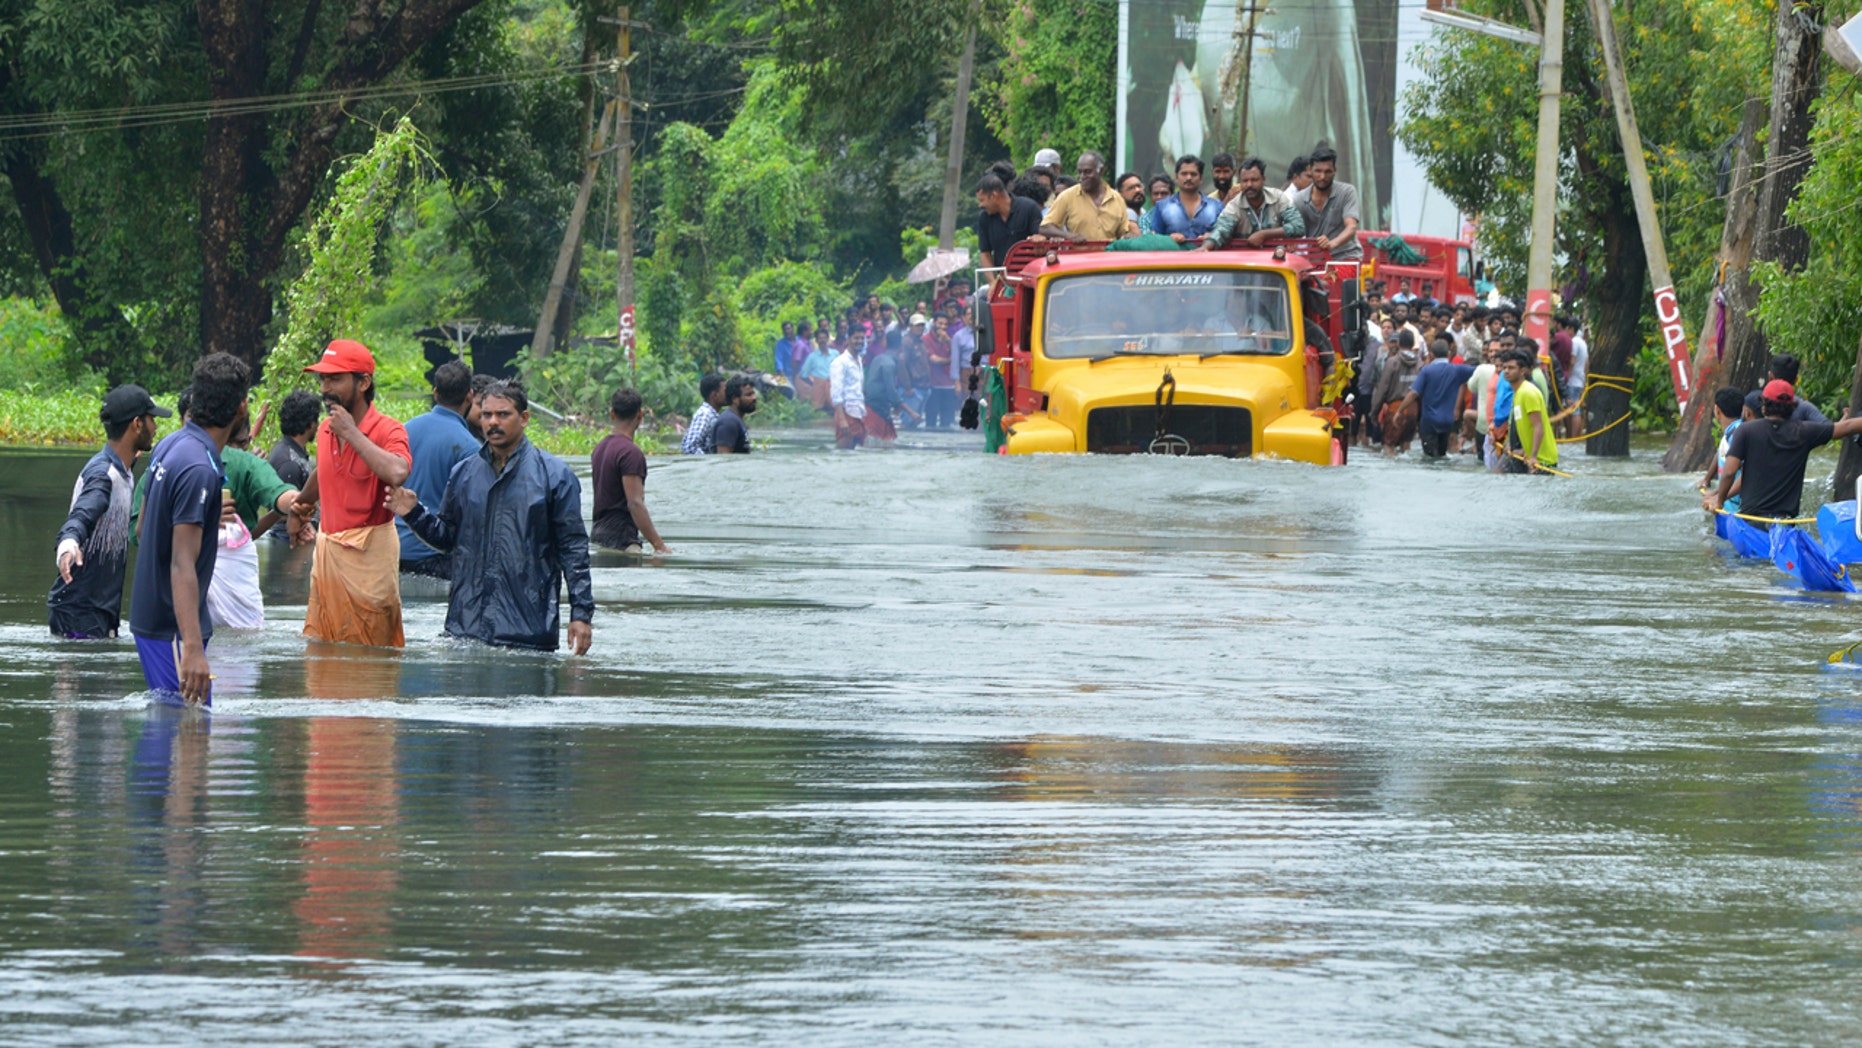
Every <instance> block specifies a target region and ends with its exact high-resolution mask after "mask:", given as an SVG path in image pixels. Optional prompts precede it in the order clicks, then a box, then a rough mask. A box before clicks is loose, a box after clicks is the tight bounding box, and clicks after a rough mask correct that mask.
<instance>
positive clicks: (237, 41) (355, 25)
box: [195, 0, 483, 376]
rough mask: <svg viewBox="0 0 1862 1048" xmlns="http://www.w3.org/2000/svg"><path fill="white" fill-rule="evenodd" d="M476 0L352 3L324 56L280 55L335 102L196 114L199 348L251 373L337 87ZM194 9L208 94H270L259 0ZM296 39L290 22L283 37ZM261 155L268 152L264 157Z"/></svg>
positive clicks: (224, 98) (308, 197) (332, 121)
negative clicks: (322, 71) (202, 121)
mask: <svg viewBox="0 0 1862 1048" xmlns="http://www.w3.org/2000/svg"><path fill="white" fill-rule="evenodd" d="M482 2H483V0H407V2H406V3H403V4H400V5H398V7H397V9H396V10H393V11H388V10H384V7H385V6H386V5H384V4H382V3H381V2H380V0H359V2H358V3H356V5H355V6H354V8H353V9H352V11H351V12H350V16H349V21H348V23H347V25H346V26H345V27H344V30H343V34H342V36H341V38H340V43H339V44H338V45H337V46H336V49H335V52H334V54H333V56H332V57H331V59H330V60H329V61H327V62H317V61H312V62H308V63H306V62H304V60H302V59H301V58H299V57H298V56H297V55H295V54H294V55H293V57H292V62H291V64H292V65H296V66H299V67H300V68H301V67H304V66H305V65H308V66H309V67H316V68H325V67H327V68H328V69H329V70H330V71H329V73H327V74H326V75H325V76H324V77H323V78H322V80H321V82H320V83H318V84H317V85H315V86H316V88H317V89H318V90H320V91H325V92H337V93H339V97H338V99H337V100H336V101H334V102H331V103H329V104H327V105H323V106H318V107H314V108H312V109H310V110H309V111H307V112H305V113H303V114H302V115H301V116H296V117H292V116H277V117H275V119H277V120H278V121H279V122H280V123H283V122H284V121H287V120H288V121H292V123H290V124H289V125H286V126H284V127H279V126H277V125H275V124H274V123H273V120H274V115H273V114H266V113H259V114H239V115H232V114H225V113H216V114H214V115H212V116H210V117H209V118H208V121H207V144H206V149H205V152H204V155H203V157H202V163H201V219H200V230H201V232H200V237H201V259H202V266H203V270H204V272H203V276H204V279H203V280H202V283H201V308H200V335H201V349H202V352H206V353H212V352H227V353H231V354H233V355H234V356H237V357H240V358H242V359H244V360H246V361H247V362H248V363H250V364H252V365H253V373H254V375H255V376H256V375H257V374H258V372H259V365H260V364H261V362H262V361H263V360H264V358H265V354H266V353H267V352H268V350H269V348H270V346H269V344H268V342H267V339H266V332H265V329H266V327H267V326H268V325H269V324H270V323H271V319H272V293H273V287H272V282H273V280H274V278H276V276H277V275H278V269H279V266H280V264H281V263H282V261H283V259H284V251H285V244H286V242H287V240H288V239H289V237H290V235H291V232H292V231H293V230H294V229H296V228H297V225H298V223H299V221H300V220H302V218H303V217H304V212H305V211H306V209H308V208H309V206H310V203H311V201H312V200H313V199H314V198H315V196H316V194H317V191H318V190H319V189H320V188H321V187H322V185H323V182H324V178H325V176H326V175H327V174H328V171H329V167H330V162H331V161H332V160H333V159H334V158H335V147H336V136H337V134H338V132H340V131H341V130H342V129H343V127H344V126H345V125H347V124H348V123H349V120H350V114H349V112H348V110H347V105H348V99H347V98H342V97H340V93H342V92H348V91H353V90H356V89H358V88H361V87H366V86H368V85H371V84H374V83H378V82H380V81H381V80H382V79H384V78H386V77H387V76H389V75H390V74H392V73H393V72H394V70H396V69H397V68H399V67H400V66H401V64H402V63H403V62H405V61H406V60H407V58H408V56H410V55H412V54H413V53H414V51H415V50H417V49H418V48H420V47H421V46H422V45H424V44H425V43H426V42H427V41H428V40H430V39H432V38H433V36H434V34H436V33H438V32H439V31H440V30H441V29H444V28H445V27H446V26H448V25H450V24H452V22H454V21H455V20H457V19H458V18H459V16H460V15H462V14H464V13H465V12H466V11H467V10H469V9H471V8H473V7H475V6H477V5H478V4H479V3H482ZM195 6H196V9H197V16H198V19H199V23H200V33H201V43H202V46H203V48H204V50H205V51H206V53H207V59H208V66H209V69H210V71H211V72H210V77H209V89H208V94H209V97H210V98H211V99H212V100H213V101H215V102H230V101H235V100H239V99H249V98H254V97H259V96H263V95H266V94H268V93H273V91H272V90H271V89H272V87H273V86H274V85H269V84H268V83H267V79H266V74H267V70H268V69H269V68H270V55H271V47H270V44H271V41H272V37H273V33H274V29H275V28H276V27H274V26H273V24H272V20H271V14H272V10H271V4H270V2H269V0H196V5H195ZM305 39H306V38H305V37H304V35H303V32H302V29H301V25H300V27H298V29H297V32H296V33H294V34H293V42H294V43H300V44H301V43H302V42H303V41H304V40H305ZM283 89H284V90H296V89H298V85H296V84H291V85H286V86H285V87H284V88H283ZM268 157H277V158H278V161H277V163H276V165H275V166H274V164H273V163H272V162H271V161H269V160H268V159H267V158H268ZM330 334H331V336H332V337H334V336H335V335H337V334H341V333H339V332H331V333H330Z"/></svg>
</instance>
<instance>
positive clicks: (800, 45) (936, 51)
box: [776, 0, 981, 131]
mask: <svg viewBox="0 0 1862 1048" xmlns="http://www.w3.org/2000/svg"><path fill="white" fill-rule="evenodd" d="M781 9H782V21H781V22H780V24H778V25H777V27H776V53H777V55H778V56H779V57H780V58H781V59H782V61H783V64H784V66H785V67H786V69H787V71H788V73H789V75H790V76H791V77H792V78H793V79H794V80H795V82H796V83H798V84H800V85H801V86H802V88H803V90H804V91H805V92H806V93H807V98H808V105H809V109H808V112H809V117H810V121H811V122H812V123H814V124H817V125H819V126H823V127H828V128H834V129H839V130H843V131H846V130H853V131H858V130H862V129H865V128H870V127H871V126H872V125H873V123H874V121H875V120H876V119H877V120H882V121H883V120H886V119H888V118H889V117H890V116H892V115H895V114H896V113H898V112H899V111H901V110H906V109H910V108H912V107H914V104H915V103H916V102H917V100H918V96H919V95H920V94H921V93H922V92H923V91H924V90H925V88H926V86H927V81H928V80H930V81H935V80H936V79H938V77H939V74H941V73H942V72H943V70H942V69H939V68H938V67H937V64H936V63H932V62H927V61H926V60H925V59H926V56H931V55H942V56H948V60H949V61H951V62H953V63H954V61H955V59H956V57H957V55H958V53H959V52H961V51H962V50H963V36H964V29H965V27H966V26H969V25H971V24H973V23H974V22H976V21H978V20H979V17H980V15H981V5H980V4H979V3H976V2H975V0H918V2H916V3H909V4H901V3H895V2H892V0H781Z"/></svg>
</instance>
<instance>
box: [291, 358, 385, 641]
mask: <svg viewBox="0 0 1862 1048" xmlns="http://www.w3.org/2000/svg"><path fill="white" fill-rule="evenodd" d="M304 370H305V371H307V372H310V373H312V374H315V375H316V376H317V380H318V384H319V385H320V386H321V388H322V392H323V402H324V403H325V404H326V405H328V406H329V410H330V417H329V418H327V419H325V420H324V422H323V425H322V426H320V427H319V428H318V429H317V470H316V472H314V473H312V474H311V475H310V480H309V481H308V482H307V483H306V484H305V485H304V490H303V491H302V492H300V493H299V494H298V497H297V504H296V505H295V506H293V507H292V512H293V514H294V515H295V517H296V519H297V526H296V527H297V533H298V536H299V541H304V540H306V539H308V538H310V537H311V536H312V535H314V536H315V539H316V543H317V551H316V557H315V559H314V560H313V562H312V564H311V569H310V604H309V606H308V607H307V608H305V610H304V636H306V637H309V638H311V639H313V640H325V641H336V642H339V643H344V644H369V645H374V646H376V647H390V648H399V647H401V646H403V645H404V644H406V643H407V639H406V637H405V635H404V634H403V633H402V631H401V537H400V535H399V534H397V533H396V531H395V528H394V514H392V513H390V512H388V508H387V507H386V506H384V505H382V499H383V498H385V497H386V496H387V493H388V489H389V488H392V487H397V486H399V485H401V484H405V483H406V482H407V476H408V473H409V472H411V471H412V469H413V461H414V460H413V455H412V454H411V453H409V451H408V447H407V430H406V429H404V428H402V426H401V424H400V423H399V422H396V421H395V420H394V419H391V418H389V417H388V416H386V415H384V414H382V413H381V412H379V411H376V410H375V357H374V355H373V354H371V353H370V352H369V351H368V347H366V346H364V345H363V344H362V343H360V342H351V341H349V340H348V339H337V340H336V341H335V342H332V343H330V348H328V349H326V350H324V351H323V359H322V360H319V361H317V362H316V363H315V364H312V365H311V366H309V367H307V368H305V369H304ZM319 500H321V501H322V504H323V517H322V519H321V521H320V522H319V523H317V524H312V523H311V522H310V514H311V510H312V509H313V508H315V507H316V506H317V505H318V502H319Z"/></svg>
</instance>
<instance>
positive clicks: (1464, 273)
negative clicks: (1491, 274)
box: [1358, 230, 1483, 306]
mask: <svg viewBox="0 0 1862 1048" xmlns="http://www.w3.org/2000/svg"><path fill="white" fill-rule="evenodd" d="M1402 236H1403V243H1404V244H1406V245H1408V247H1409V249H1410V250H1411V251H1414V252H1415V253H1416V254H1418V255H1421V256H1422V258H1423V261H1421V262H1415V261H1413V260H1408V261H1404V262H1399V261H1396V260H1395V259H1392V258H1391V257H1390V253H1389V252H1387V251H1385V250H1384V249H1383V248H1380V247H1378V246H1377V242H1378V241H1380V240H1382V241H1388V240H1389V238H1390V233H1388V232H1386V231H1382V230H1376V231H1371V232H1366V231H1364V230H1359V231H1358V243H1359V244H1360V245H1361V246H1362V247H1363V248H1364V260H1365V261H1366V262H1368V263H1370V264H1371V265H1372V266H1373V267H1375V269H1376V272H1377V278H1378V279H1379V280H1382V281H1383V282H1384V293H1385V294H1386V295H1394V294H1396V293H1397V291H1398V290H1399V289H1401V288H1402V286H1403V281H1404V280H1406V279H1407V280H1408V281H1409V286H1410V290H1411V291H1412V292H1414V293H1416V294H1418V295H1420V294H1422V285H1423V283H1424V282H1425V281H1426V282H1428V283H1430V284H1433V285H1434V288H1435V296H1434V297H1435V300H1436V301H1437V302H1440V303H1442V304H1443V305H1449V306H1452V305H1456V304H1458V303H1462V302H1465V303H1468V304H1469V305H1473V304H1474V302H1475V299H1476V298H1477V297H1478V296H1477V295H1476V294H1475V291H1474V282H1475V281H1476V280H1479V279H1481V277H1482V275H1483V272H1482V268H1483V267H1482V266H1481V264H1480V263H1478V262H1476V261H1474V245H1472V244H1470V243H1468V242H1467V241H1465V240H1451V239H1449V238H1447V237H1427V236H1420V235H1418V234H1415V233H1404V234H1402Z"/></svg>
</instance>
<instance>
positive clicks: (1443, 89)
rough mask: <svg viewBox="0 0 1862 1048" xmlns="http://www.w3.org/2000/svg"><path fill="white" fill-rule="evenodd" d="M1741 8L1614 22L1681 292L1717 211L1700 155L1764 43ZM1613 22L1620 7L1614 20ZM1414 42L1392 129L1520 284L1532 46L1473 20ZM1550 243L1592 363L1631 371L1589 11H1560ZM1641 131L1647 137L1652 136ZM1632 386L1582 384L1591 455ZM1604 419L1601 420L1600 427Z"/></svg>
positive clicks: (1624, 216) (1641, 263)
mask: <svg viewBox="0 0 1862 1048" xmlns="http://www.w3.org/2000/svg"><path fill="white" fill-rule="evenodd" d="M1469 9H1470V10H1471V11H1472V12H1473V13H1479V14H1487V15H1491V16H1493V17H1497V18H1501V19H1503V20H1506V21H1511V22H1513V23H1515V24H1520V25H1524V24H1526V23H1527V18H1526V12H1525V10H1524V9H1523V8H1522V7H1521V6H1519V5H1518V4H1517V3H1513V2H1510V0H1509V2H1495V3H1492V4H1488V5H1483V6H1475V5H1470V8H1469ZM1745 17H1746V16H1745V15H1743V14H1742V13H1740V12H1739V10H1738V9H1737V8H1736V6H1735V5H1733V4H1731V3H1730V2H1728V0H1645V2H1643V3H1638V4H1637V5H1636V19H1635V23H1634V24H1633V25H1619V27H1618V29H1619V38H1620V40H1621V43H1622V45H1623V52H1624V54H1623V58H1624V64H1625V67H1626V70H1627V72H1628V75H1629V79H1630V93H1631V95H1632V96H1633V98H1634V100H1635V106H1636V112H1637V114H1638V116H1639V117H1640V118H1641V121H1640V122H1641V124H1642V128H1641V130H1642V132H1643V135H1644V138H1645V142H1644V143H1642V148H1643V149H1644V152H1645V154H1646V155H1647V156H1648V160H1649V165H1650V169H1651V176H1652V178H1653V179H1654V181H1655V182H1656V186H1657V197H1658V199H1660V200H1662V201H1663V205H1664V206H1663V224H1664V231H1665V233H1666V234H1667V237H1668V240H1669V245H1670V254H1671V256H1672V257H1673V258H1674V260H1675V271H1676V279H1677V284H1678V285H1679V286H1680V289H1681V293H1682V298H1683V300H1684V301H1687V300H1689V299H1690V298H1693V297H1697V296H1700V295H1702V294H1704V290H1705V287H1706V286H1707V282H1708V281H1709V280H1710V279H1711V275H1712V267H1711V263H1710V252H1711V250H1712V245H1715V244H1717V242H1718V239H1719V238H1718V234H1719V223H1718V218H1719V215H1718V214H1715V213H1714V212H1713V211H1712V210H1711V209H1709V208H1707V207H1705V206H1703V205H1704V203H1705V202H1706V201H1709V200H1711V199H1712V189H1711V184H1712V177H1711V174H1712V172H1711V165H1710V164H1709V163H1708V162H1706V158H1708V157H1710V156H1712V155H1713V153H1714V152H1715V150H1716V147H1717V146H1718V144H1719V143H1720V142H1722V141H1724V140H1725V139H1727V138H1728V137H1730V136H1731V135H1732V133H1733V131H1734V129H1735V126H1736V124H1735V122H1736V120H1737V115H1738V111H1739V110H1738V106H1737V105H1736V104H1734V103H1735V101H1736V100H1737V99H1738V98H1741V97H1743V95H1744V93H1745V90H1744V88H1745V80H1746V78H1747V77H1748V76H1749V73H1750V71H1751V70H1753V69H1755V68H1756V67H1757V65H1758V63H1759V62H1760V61H1762V58H1761V55H1762V45H1755V43H1753V42H1751V41H1749V40H1747V39H1743V38H1742V37H1741V36H1740V35H1739V33H1738V32H1737V31H1736V30H1737V29H1738V28H1740V27H1742V26H1743V25H1744V22H1742V21H1741V19H1742V18H1745ZM1619 21H1620V19H1619ZM1434 44H1435V46H1434V47H1432V48H1431V50H1429V51H1428V52H1427V53H1426V54H1425V55H1424V56H1423V69H1424V76H1423V79H1422V80H1421V81H1419V82H1418V83H1416V84H1413V85H1412V86H1411V88H1410V90H1409V92H1408V98H1407V108H1408V109H1409V111H1410V114H1411V115H1410V117H1409V118H1408V119H1407V120H1405V121H1404V122H1403V123H1402V125H1401V126H1400V127H1399V128H1398V134H1399V136H1400V137H1401V138H1402V139H1403V142H1404V144H1405V145H1407V146H1408V147H1409V149H1410V150H1411V151H1412V152H1414V153H1416V154H1417V156H1418V157H1419V158H1420V159H1421V160H1422V163H1423V166H1424V168H1425V170H1426V171H1427V172H1428V175H1429V178H1430V181H1432V182H1434V183H1435V184H1436V185H1437V186H1440V187H1441V188H1442V189H1443V190H1444V192H1446V193H1447V194H1448V196H1449V197H1450V199H1452V200H1454V201H1455V203H1456V204H1457V206H1459V207H1460V208H1461V209H1462V210H1463V211H1464V212H1468V213H1470V214H1475V215H1478V216H1480V220H1481V241H1482V243H1483V245H1484V246H1485V247H1486V248H1487V250H1488V253H1489V256H1490V259H1491V260H1492V261H1493V262H1494V263H1495V269H1496V272H1497V275H1498V278H1499V280H1500V282H1501V283H1502V284H1504V285H1509V286H1513V287H1521V286H1523V284H1524V270H1525V265H1524V261H1525V255H1526V230H1527V229H1528V223H1529V215H1530V211H1531V182H1532V159H1533V156H1532V154H1533V137H1532V133H1533V127H1534V122H1535V119H1536V109H1537V107H1536V102H1537V98H1536V93H1535V90H1534V81H1535V76H1536V62H1537V56H1536V54H1535V53H1533V52H1532V51H1531V50H1530V49H1528V48H1522V47H1520V46H1519V45H1516V44H1511V43H1506V42H1502V41H1499V40H1495V39H1491V38H1488V37H1482V36H1476V35H1474V34H1470V33H1460V32H1444V33H1439V34H1438V35H1437V37H1436V38H1435V41H1434ZM1563 87H1564V100H1563V106H1562V113H1561V128H1560V130H1561V141H1562V142H1563V144H1564V156H1563V157H1561V164H1560V198H1561V200H1560V204H1561V213H1560V215H1559V226H1558V254H1559V255H1560V256H1562V257H1563V259H1564V263H1565V273H1566V279H1565V280H1564V281H1563V282H1562V283H1563V284H1564V286H1566V287H1567V288H1568V289H1570V290H1571V291H1572V292H1575V294H1576V297H1577V299H1578V300H1579V301H1580V303H1581V304H1582V307H1583V309H1584V311H1585V313H1586V319H1587V326H1588V328H1589V330H1590V331H1591V333H1592V336H1593V337H1592V338H1591V360H1590V366H1591V370H1592V372H1593V373H1595V374H1598V375H1626V374H1630V373H1631V370H1632V368H1633V365H1634V362H1635V361H1636V359H1637V358H1638V357H1639V355H1641V354H1642V352H1643V351H1644V348H1645V347H1646V346H1647V345H1649V343H1650V340H1651V338H1652V335H1653V331H1654V321H1653V311H1652V303H1651V302H1650V299H1649V292H1648V265H1647V260H1646V258H1645V257H1644V256H1643V252H1642V244H1641V240H1640V238H1639V236H1638V235H1637V232H1636V221H1635V212H1634V209H1633V202H1632V200H1631V197H1630V192H1629V187H1628V184H1627V181H1626V178H1627V175H1626V172H1625V170H1624V167H1623V162H1622V158H1621V156H1622V155H1621V150H1622V143H1621V142H1620V141H1619V140H1618V138H1617V133H1616V127H1615V121H1614V117H1613V115H1612V114H1611V112H1610V108H1609V104H1608V101H1607V95H1606V94H1605V93H1604V88H1603V69H1602V60H1601V56H1599V55H1597V54H1596V53H1595V46H1594V36H1593V34H1592V32H1591V29H1590V25H1589V19H1588V15H1587V13H1586V12H1585V11H1584V10H1582V9H1580V8H1576V7H1575V6H1573V7H1571V8H1568V11H1567V17H1566V37H1565V57H1564V84H1563ZM1651 143H1655V145H1653V146H1651ZM1629 411H1630V396H1629V394H1627V393H1623V392H1620V391H1617V390H1613V389H1608V388H1604V389H1598V390H1594V391H1593V393H1592V395H1591V396H1590V397H1589V398H1588V399H1587V401H1586V404H1585V418H1586V422H1587V428H1588V429H1589V430H1591V431H1593V432H1596V433H1597V434H1598V435H1596V436H1593V437H1592V438H1590V441H1589V451H1590V452H1591V453H1592V454H1605V455H1624V454H1627V453H1628V450H1629V439H1628V438H1629V434H1628V428H1627V426H1625V425H1614V426H1612V424H1613V423H1616V422H1617V421H1618V420H1619V419H1622V418H1625V417H1626V416H1627V415H1628V414H1629ZM1606 427H1609V428H1606Z"/></svg>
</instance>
